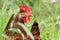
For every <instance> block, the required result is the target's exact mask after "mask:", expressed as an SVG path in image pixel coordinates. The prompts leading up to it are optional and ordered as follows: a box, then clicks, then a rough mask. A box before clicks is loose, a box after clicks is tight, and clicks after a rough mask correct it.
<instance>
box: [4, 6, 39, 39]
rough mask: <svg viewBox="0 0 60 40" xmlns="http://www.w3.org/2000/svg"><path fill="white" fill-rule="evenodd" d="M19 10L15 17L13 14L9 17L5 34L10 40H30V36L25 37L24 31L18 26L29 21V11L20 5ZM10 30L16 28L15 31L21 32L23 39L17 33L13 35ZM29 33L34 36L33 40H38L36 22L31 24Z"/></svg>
mask: <svg viewBox="0 0 60 40" xmlns="http://www.w3.org/2000/svg"><path fill="white" fill-rule="evenodd" d="M19 9H20V12H19V13H18V14H16V15H14V14H13V15H12V16H11V18H10V20H9V22H8V24H7V26H6V29H5V30H7V31H6V32H5V34H6V35H7V36H9V37H10V38H11V39H12V40H32V39H31V38H30V36H28V35H27V33H26V31H25V30H24V29H23V28H22V27H21V26H20V25H19V24H18V22H19V23H22V24H24V23H27V22H29V21H30V16H31V10H30V9H29V8H28V7H27V6H26V5H20V6H19ZM20 14H21V15H20ZM12 24H13V25H12ZM10 28H16V29H19V30H21V32H22V33H23V35H24V38H23V37H22V35H21V34H20V33H17V32H14V33H13V32H12V31H9V29H10ZM30 32H31V33H32V35H33V36H34V38H35V40H40V32H39V28H38V23H37V22H34V23H33V25H32V29H31V31H30ZM4 40H8V39H6V38H4Z"/></svg>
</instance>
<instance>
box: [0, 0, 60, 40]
mask: <svg viewBox="0 0 60 40" xmlns="http://www.w3.org/2000/svg"><path fill="white" fill-rule="evenodd" d="M20 4H26V5H28V6H29V7H30V8H31V10H32V14H33V16H31V21H30V22H29V23H27V24H26V26H29V29H30V28H31V26H32V24H33V21H34V20H35V19H36V20H37V22H38V23H39V27H40V34H41V39H42V40H60V0H57V1H56V2H53V1H52V2H51V0H0V40H2V37H3V36H2V34H3V33H4V29H5V27H6V25H7V23H8V20H9V18H10V17H11V15H12V14H16V13H17V12H18V6H19V5H20Z"/></svg>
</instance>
